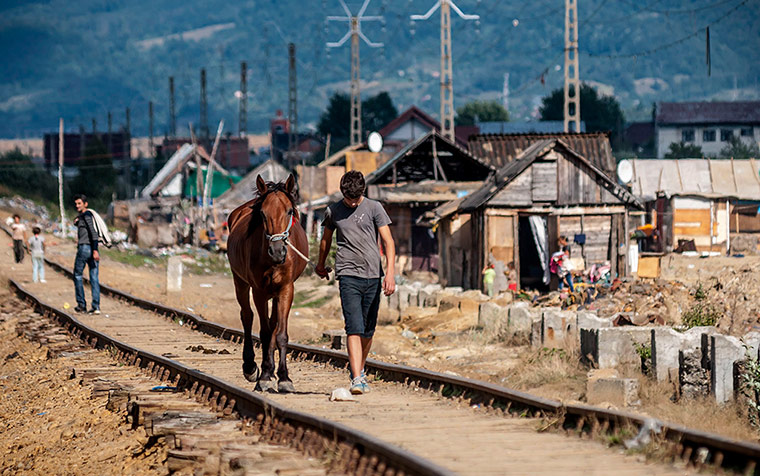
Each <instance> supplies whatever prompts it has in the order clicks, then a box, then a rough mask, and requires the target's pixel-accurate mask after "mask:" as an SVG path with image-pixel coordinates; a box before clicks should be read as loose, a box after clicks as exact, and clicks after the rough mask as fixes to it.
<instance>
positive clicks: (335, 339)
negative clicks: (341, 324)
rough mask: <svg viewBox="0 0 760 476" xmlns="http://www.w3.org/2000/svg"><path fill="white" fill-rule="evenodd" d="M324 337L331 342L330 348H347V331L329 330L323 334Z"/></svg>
mask: <svg viewBox="0 0 760 476" xmlns="http://www.w3.org/2000/svg"><path fill="white" fill-rule="evenodd" d="M322 337H323V338H325V339H327V340H328V341H329V342H330V348H332V349H335V350H340V349H345V348H346V331H345V330H343V329H336V330H327V331H324V332H322Z"/></svg>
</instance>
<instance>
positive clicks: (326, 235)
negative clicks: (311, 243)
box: [315, 227, 333, 278]
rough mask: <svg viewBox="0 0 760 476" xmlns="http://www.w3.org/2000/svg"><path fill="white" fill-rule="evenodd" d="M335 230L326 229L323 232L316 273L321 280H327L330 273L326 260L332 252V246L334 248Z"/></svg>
mask: <svg viewBox="0 0 760 476" xmlns="http://www.w3.org/2000/svg"><path fill="white" fill-rule="evenodd" d="M332 236H333V230H332V229H330V228H328V227H325V228H324V230H323V231H322V240H321V241H320V242H319V259H318V260H317V266H316V269H315V272H316V273H317V276H319V277H320V278H327V276H328V274H329V271H328V270H327V268H325V260H326V259H327V254H328V253H329V252H330V246H332Z"/></svg>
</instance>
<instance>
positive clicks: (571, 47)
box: [564, 0, 581, 132]
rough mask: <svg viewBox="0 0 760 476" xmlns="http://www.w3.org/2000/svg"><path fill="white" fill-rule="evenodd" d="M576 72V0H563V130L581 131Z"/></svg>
mask: <svg viewBox="0 0 760 476" xmlns="http://www.w3.org/2000/svg"><path fill="white" fill-rule="evenodd" d="M578 73H579V72H578V0H565V113H564V118H565V132H580V131H581V89H580V79H579V74H578ZM570 123H572V124H573V127H570ZM571 129H572V130H571Z"/></svg>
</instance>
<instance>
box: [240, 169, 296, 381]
mask: <svg viewBox="0 0 760 476" xmlns="http://www.w3.org/2000/svg"><path fill="white" fill-rule="evenodd" d="M295 187H296V183H295V178H294V177H293V175H292V174H291V175H290V176H289V177H288V179H287V181H286V182H285V183H284V184H283V183H278V184H275V183H272V182H264V180H263V179H262V178H261V176H260V175H259V176H258V177H257V178H256V188H257V189H258V196H256V198H254V199H253V200H250V201H248V202H246V203H244V204H243V205H240V206H239V207H237V208H236V209H235V210H234V211H233V212H232V213H230V217H229V219H228V221H227V222H228V224H229V229H230V235H229V238H228V240H227V256H228V258H229V260H230V268H231V269H232V276H233V279H234V281H235V296H236V297H237V301H238V304H239V305H240V320H241V321H242V322H243V330H244V333H245V338H244V340H243V375H244V376H245V378H246V379H248V380H249V381H251V382H255V381H258V383H257V384H256V389H257V390H274V370H275V365H274V348H275V345H277V348H278V350H279V351H280V363H279V368H278V369H277V377H278V378H279V383H278V385H277V390H278V391H280V392H293V391H295V388H294V386H293V382H292V381H291V380H290V378H289V377H288V367H287V363H286V358H285V357H286V355H287V351H288V314H289V313H290V306H291V304H292V303H293V282H294V281H295V280H296V279H298V277H299V276H300V275H301V273H302V272H303V270H304V268H306V261H305V260H304V259H303V258H302V257H300V256H298V255H297V254H296V253H294V252H293V250H288V247H289V246H290V245H292V246H295V247H296V248H297V249H298V250H299V251H300V252H301V253H302V254H303V255H304V256H307V254H308V252H309V246H308V241H307V239H306V232H305V231H304V230H303V228H301V224H300V223H299V221H298V210H297V209H296V193H295ZM289 243H290V245H289ZM249 290H253V293H252V294H253V302H254V304H255V305H256V312H257V313H258V315H259V323H260V324H261V326H260V327H261V351H262V357H261V374H260V376H259V369H258V367H257V366H256V362H255V357H256V354H255V353H254V350H253V341H252V339H251V325H252V324H253V311H252V310H251V304H250V300H249V297H248V293H249ZM270 299H271V300H272V314H271V317H270V316H269V312H268V310H269V309H268V308H269V300H270Z"/></svg>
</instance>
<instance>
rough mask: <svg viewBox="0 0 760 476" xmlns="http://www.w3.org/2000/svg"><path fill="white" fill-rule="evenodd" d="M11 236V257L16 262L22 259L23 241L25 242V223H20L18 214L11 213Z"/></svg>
mask: <svg viewBox="0 0 760 476" xmlns="http://www.w3.org/2000/svg"><path fill="white" fill-rule="evenodd" d="M11 231H12V233H11V236H12V237H13V258H14V259H15V260H16V263H21V262H22V261H24V243H26V225H24V224H23V223H21V217H20V216H19V215H13V223H12V224H11Z"/></svg>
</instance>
